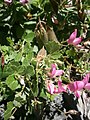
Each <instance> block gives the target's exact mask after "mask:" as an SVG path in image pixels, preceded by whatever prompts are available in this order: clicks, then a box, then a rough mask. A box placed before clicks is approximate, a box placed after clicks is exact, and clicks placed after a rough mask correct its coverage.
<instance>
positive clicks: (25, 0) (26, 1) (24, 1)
mask: <svg viewBox="0 0 90 120" xmlns="http://www.w3.org/2000/svg"><path fill="white" fill-rule="evenodd" d="M20 3H21V4H26V3H28V0H20Z"/></svg>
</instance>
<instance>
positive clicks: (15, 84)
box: [6, 75, 20, 90]
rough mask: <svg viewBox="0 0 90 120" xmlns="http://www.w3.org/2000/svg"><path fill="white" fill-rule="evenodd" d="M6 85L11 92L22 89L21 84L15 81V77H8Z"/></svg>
mask: <svg viewBox="0 0 90 120" xmlns="http://www.w3.org/2000/svg"><path fill="white" fill-rule="evenodd" d="M6 84H7V86H8V87H9V88H10V89H11V90H16V89H17V88H20V84H19V83H18V81H17V80H15V78H14V76H13V75H10V76H8V77H7V79H6Z"/></svg>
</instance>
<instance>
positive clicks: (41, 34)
mask: <svg viewBox="0 0 90 120" xmlns="http://www.w3.org/2000/svg"><path fill="white" fill-rule="evenodd" d="M35 33H36V39H37V41H38V46H39V48H40V49H41V48H42V47H43V46H45V44H46V43H47V42H48V35H47V32H46V30H45V28H44V27H43V25H42V24H41V23H40V26H39V28H38V29H37V30H36V31H35Z"/></svg>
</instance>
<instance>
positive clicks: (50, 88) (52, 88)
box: [46, 80, 56, 94]
mask: <svg viewBox="0 0 90 120" xmlns="http://www.w3.org/2000/svg"><path fill="white" fill-rule="evenodd" d="M46 87H47V91H48V92H49V93H50V94H54V91H55V89H56V88H55V85H54V84H53V81H51V80H47V82H46Z"/></svg>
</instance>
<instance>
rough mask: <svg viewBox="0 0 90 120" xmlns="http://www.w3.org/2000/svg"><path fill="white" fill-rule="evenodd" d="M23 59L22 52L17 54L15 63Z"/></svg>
mask: <svg viewBox="0 0 90 120" xmlns="http://www.w3.org/2000/svg"><path fill="white" fill-rule="evenodd" d="M21 57H22V52H19V53H17V55H16V56H15V61H16V62H17V61H20V60H21Z"/></svg>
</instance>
